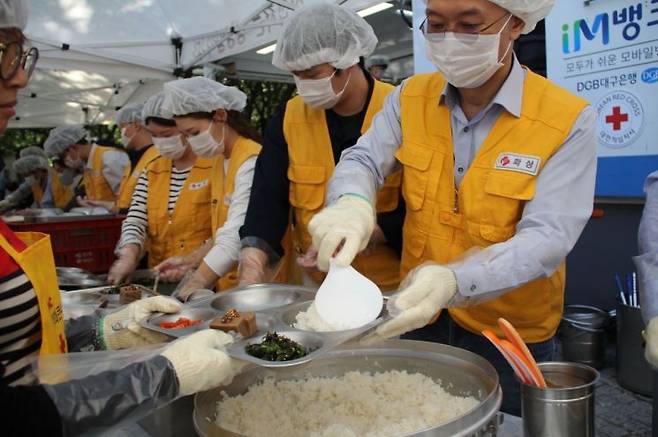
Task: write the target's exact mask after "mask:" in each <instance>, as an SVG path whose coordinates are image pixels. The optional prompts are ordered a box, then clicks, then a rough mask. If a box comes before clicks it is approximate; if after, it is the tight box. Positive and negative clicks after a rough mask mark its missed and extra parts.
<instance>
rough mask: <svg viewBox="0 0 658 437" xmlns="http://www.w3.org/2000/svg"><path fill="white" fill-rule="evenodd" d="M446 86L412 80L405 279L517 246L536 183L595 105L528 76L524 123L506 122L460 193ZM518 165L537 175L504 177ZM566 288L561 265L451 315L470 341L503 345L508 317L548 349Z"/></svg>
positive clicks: (406, 118)
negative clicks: (502, 323) (493, 248)
mask: <svg viewBox="0 0 658 437" xmlns="http://www.w3.org/2000/svg"><path fill="white" fill-rule="evenodd" d="M445 84H446V82H445V80H444V78H443V77H442V76H441V75H440V74H438V73H433V74H424V75H417V76H413V77H412V78H410V79H409V80H407V82H406V83H405V86H404V88H403V90H402V94H401V96H400V106H401V110H400V113H401V125H402V145H401V146H400V148H399V149H398V150H397V152H396V154H395V156H396V158H397V159H398V161H400V162H401V163H402V165H403V182H402V193H403V195H404V199H405V201H406V204H407V214H406V219H405V224H404V230H403V241H404V243H403V253H402V269H401V270H402V274H406V273H407V272H409V270H410V269H412V268H414V267H416V266H418V265H419V264H421V263H422V262H424V261H428V260H430V261H435V262H438V263H440V264H445V263H449V262H451V261H454V260H455V259H457V258H458V257H460V256H461V255H462V254H463V253H464V252H465V251H467V250H468V249H470V248H476V247H487V246H489V245H492V244H496V243H500V242H503V241H506V240H508V239H509V238H511V237H512V236H513V235H514V234H515V233H516V225H517V223H518V222H519V220H520V219H521V215H522V213H523V208H524V206H525V203H526V202H527V201H529V200H531V199H532V198H533V197H534V195H535V184H536V180H537V176H538V174H539V173H541V170H542V169H543V167H544V165H546V163H547V162H548V160H549V159H550V158H551V156H553V154H554V153H556V152H557V151H558V149H559V148H560V146H561V145H562V144H563V143H564V141H565V140H566V138H567V136H568V135H569V132H570V131H571V128H572V126H573V124H574V123H575V121H576V119H577V117H578V115H579V114H580V113H581V111H582V110H583V109H584V108H585V106H586V105H587V102H586V101H585V100H583V99H581V98H579V97H576V96H574V95H572V94H571V93H569V92H568V91H566V90H564V89H562V88H560V87H558V86H556V85H554V84H552V83H551V82H549V81H548V80H546V79H544V78H542V77H540V76H538V75H536V74H534V73H532V72H531V71H528V72H527V76H526V79H525V83H524V89H523V105H522V111H521V116H520V118H516V117H514V116H513V115H511V114H509V113H507V112H503V113H502V114H501V115H500V117H499V118H498V120H497V121H496V123H495V125H494V127H493V129H492V130H491V132H490V133H489V135H488V137H487V138H486V140H485V141H484V143H483V144H482V146H481V147H480V150H479V151H478V153H477V155H476V156H475V159H474V160H473V163H472V165H471V167H470V168H469V169H468V171H467V172H466V175H465V176H464V179H463V180H462V183H461V185H460V186H459V190H458V191H455V181H454V172H453V165H454V156H453V143H452V136H451V124H450V112H449V109H448V108H447V106H446V105H440V104H439V99H440V95H441V93H442V91H443V89H444V87H445ZM520 156H525V157H531V161H532V162H534V163H536V167H535V168H534V169H533V168H531V169H530V170H528V171H520V170H519V169H518V168H517V169H516V171H512V170H510V169H507V168H504V167H505V166H508V165H509V164H510V162H511V161H510V160H513V159H515V158H518V157H520ZM506 157H507V159H505V158H506ZM531 167H532V166H531ZM564 281H565V265H564V262H563V263H562V264H561V266H560V267H559V268H558V269H557V271H556V272H555V273H554V274H553V275H552V276H550V277H549V278H544V279H538V280H535V281H532V282H531V283H529V284H527V285H525V286H523V287H520V288H518V289H516V290H514V291H511V292H509V293H506V294H505V295H503V296H502V297H500V298H498V299H495V300H492V301H489V302H486V303H483V304H481V305H477V306H472V307H467V308H452V309H450V310H449V311H450V315H451V316H452V317H453V318H454V320H455V321H456V322H457V323H458V324H459V325H460V326H462V327H463V328H465V329H467V330H469V331H471V332H474V333H480V332H481V331H482V330H483V329H491V330H493V331H495V332H496V333H497V334H498V335H502V332H500V330H499V329H498V327H497V323H496V320H497V319H498V318H499V317H505V318H506V319H508V320H509V321H510V322H511V323H512V324H513V325H514V326H515V327H516V328H517V329H518V331H519V333H520V334H521V336H522V337H523V339H524V340H525V341H527V342H531V343H535V342H540V341H544V340H547V339H549V338H550V337H552V336H553V335H554V334H555V331H556V330H557V326H558V324H559V322H560V318H561V316H562V306H563V300H564Z"/></svg>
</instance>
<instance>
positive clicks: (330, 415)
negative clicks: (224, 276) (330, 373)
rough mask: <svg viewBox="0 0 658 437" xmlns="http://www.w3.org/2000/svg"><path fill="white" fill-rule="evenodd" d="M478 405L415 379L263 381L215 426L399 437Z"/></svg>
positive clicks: (227, 403)
mask: <svg viewBox="0 0 658 437" xmlns="http://www.w3.org/2000/svg"><path fill="white" fill-rule="evenodd" d="M225 396H226V395H225ZM476 405H478V400H477V399H475V398H474V397H459V396H453V395H451V394H449V393H448V392H446V391H445V390H444V389H443V388H442V387H441V385H440V384H439V383H437V382H435V381H434V380H432V378H429V377H427V376H425V375H422V374H419V373H412V374H410V373H407V372H406V371H397V370H395V371H388V372H382V373H375V374H370V373H362V372H349V373H346V374H345V375H344V376H342V377H339V378H318V377H314V378H308V379H305V380H296V381H274V380H273V379H266V380H265V381H263V382H262V383H260V384H257V385H254V386H252V387H250V388H249V390H248V391H247V393H245V394H244V395H239V396H236V397H233V398H230V397H226V398H225V399H224V400H222V401H220V402H218V404H217V418H216V423H217V425H219V426H220V427H222V428H224V429H227V430H229V431H232V432H234V433H238V434H242V435H247V436H264V435H267V436H286V437H296V436H300V437H301V436H304V437H307V436H313V437H333V436H336V437H351V436H354V437H357V436H358V437H362V436H363V437H375V436H377V437H380V436H400V435H405V434H410V433H414V432H418V431H421V430H423V429H426V428H429V427H433V426H436V425H438V424H440V423H443V422H447V421H450V420H451V419H454V418H456V417H457V416H460V415H462V414H464V413H466V412H467V411H469V410H471V409H472V408H474V407H475V406H476Z"/></svg>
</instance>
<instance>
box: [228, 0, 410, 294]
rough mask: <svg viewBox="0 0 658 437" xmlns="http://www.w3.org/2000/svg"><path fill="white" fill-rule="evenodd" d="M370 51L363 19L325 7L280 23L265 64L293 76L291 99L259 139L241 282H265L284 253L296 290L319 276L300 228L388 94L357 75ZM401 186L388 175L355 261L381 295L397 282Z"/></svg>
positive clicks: (380, 85)
mask: <svg viewBox="0 0 658 437" xmlns="http://www.w3.org/2000/svg"><path fill="white" fill-rule="evenodd" d="M376 45H377V37H376V36H375V33H374V32H373V30H372V27H370V25H369V24H368V23H367V22H366V21H365V20H364V19H363V18H361V17H359V16H358V15H357V14H356V13H354V12H352V11H350V10H348V9H345V8H342V7H340V6H338V5H334V4H328V3H321V4H316V5H311V6H306V7H302V8H300V9H299V10H297V11H296V12H295V14H294V15H293V16H292V17H291V18H290V20H289V21H288V22H287V23H286V25H285V28H284V29H283V31H282V34H281V36H280V37H279V40H278V42H277V48H276V51H275V53H274V57H273V60H272V63H273V64H274V65H275V66H276V67H278V68H280V69H283V70H286V71H289V72H291V73H292V74H293V77H294V79H295V83H296V85H297V91H298V92H299V96H297V97H294V98H292V99H290V100H289V101H288V102H287V104H286V105H285V107H284V108H283V109H282V110H281V111H280V112H279V113H278V114H277V115H275V116H274V117H273V119H272V120H270V123H269V125H268V127H267V129H266V131H265V135H264V138H263V150H262V152H261V154H260V156H259V158H258V160H257V162H256V169H255V173H254V183H253V187H252V195H251V199H250V202H249V208H248V210H247V216H246V219H245V224H244V226H243V227H242V228H241V231H240V235H241V237H242V247H243V249H242V252H241V264H240V270H239V271H240V281H241V283H253V282H264V281H268V280H271V277H272V276H273V273H272V269H271V266H273V265H276V263H277V261H278V260H279V259H280V258H281V257H282V256H283V255H284V252H286V256H287V257H292V256H293V255H295V256H297V255H299V256H302V258H300V264H302V266H304V267H306V268H308V269H309V270H308V271H304V272H302V277H303V282H304V283H306V284H309V285H317V284H319V282H321V281H322V274H321V273H320V272H318V271H317V270H315V271H313V268H314V266H315V256H314V252H313V251H312V250H311V237H310V235H309V233H308V228H307V226H308V223H309V221H310V220H311V218H312V217H313V215H314V214H315V213H317V212H318V211H320V209H321V208H322V206H323V204H324V200H325V192H326V187H327V184H328V182H329V178H330V177H331V174H332V172H333V170H334V167H335V165H336V163H337V162H338V160H339V159H340V156H341V153H342V152H343V151H344V150H345V149H346V148H347V147H350V146H352V145H353V144H354V142H355V141H356V139H357V138H358V137H359V136H360V135H361V134H362V133H363V132H365V131H366V130H367V129H368V127H369V126H370V123H371V121H372V119H373V117H374V115H375V114H376V113H377V111H379V110H380V109H381V107H382V105H383V103H384V98H385V97H386V95H388V93H390V92H391V91H392V90H393V87H392V86H390V85H387V84H384V83H381V82H379V81H376V80H374V79H373V78H372V76H371V75H370V74H368V72H367V71H366V70H365V69H364V68H363V65H362V60H363V57H365V56H368V55H369V54H370V53H372V51H373V50H374V48H375V46H376ZM400 180H401V177H400V174H397V175H394V176H393V177H392V178H389V179H388V180H387V183H386V184H385V186H384V187H383V189H382V190H380V192H379V197H378V201H377V212H378V215H377V226H376V227H375V232H374V233H373V236H372V238H371V239H370V248H369V253H368V254H367V256H360V257H359V258H357V260H355V268H357V269H358V270H360V271H361V272H362V273H364V274H365V275H366V276H369V277H370V278H371V279H372V280H373V281H375V282H376V283H377V284H378V285H379V286H380V287H381V288H382V289H384V290H392V289H395V288H397V284H398V282H399V274H398V270H399V248H400V245H401V243H400V228H401V226H402V222H403V216H404V208H403V206H402V204H401V202H399V195H398V194H399V185H400ZM290 224H292V230H293V232H292V240H293V241H292V247H289V248H284V247H282V244H281V241H282V239H283V237H284V234H285V233H286V230H287V229H288V227H289V225H290ZM396 246H397V247H398V251H397V252H396V250H395V247H396ZM268 267H270V269H269V270H268ZM266 272H268V273H266ZM289 280H290V279H289Z"/></svg>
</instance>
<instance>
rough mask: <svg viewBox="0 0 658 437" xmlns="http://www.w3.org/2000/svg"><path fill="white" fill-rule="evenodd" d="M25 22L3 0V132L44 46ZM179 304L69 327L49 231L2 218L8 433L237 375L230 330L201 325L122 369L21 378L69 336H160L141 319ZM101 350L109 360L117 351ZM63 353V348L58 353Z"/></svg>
mask: <svg viewBox="0 0 658 437" xmlns="http://www.w3.org/2000/svg"><path fill="white" fill-rule="evenodd" d="M25 21H26V9H25V6H24V5H23V3H22V2H21V1H19V0H0V135H1V134H3V133H4V132H5V129H6V126H7V121H8V120H9V119H10V118H11V117H13V115H14V109H13V108H14V105H15V102H16V97H17V92H18V90H19V89H21V88H24V87H25V86H26V84H27V80H28V78H29V75H30V72H31V67H30V65H33V64H32V63H33V62H35V61H36V56H37V53H36V52H35V51H32V52H30V51H28V50H25V38H24V36H23V33H22V29H23V28H24V27H25ZM8 47H10V49H8ZM32 56H33V57H34V58H33V59H30V57H32ZM179 309H180V304H178V303H176V301H174V300H172V299H167V298H164V297H160V296H158V297H156V298H152V299H146V300H143V301H138V302H136V303H133V304H131V305H129V306H127V307H125V308H123V309H121V310H119V311H117V312H114V313H111V314H109V315H106V316H104V317H97V316H87V317H82V318H80V319H75V320H72V321H71V322H70V323H69V324H68V326H66V328H65V326H64V320H63V317H62V308H61V303H60V297H59V289H58V286H57V275H56V273H55V266H54V261H53V255H52V249H51V247H50V240H49V237H48V236H47V235H44V234H38V233H19V234H14V233H13V232H11V230H9V228H8V227H7V226H6V225H5V223H4V222H3V221H2V220H0V329H1V330H2V343H1V344H0V411H2V413H3V414H2V417H3V422H2V432H3V435H54V436H58V435H65V434H66V435H74V434H82V433H85V432H91V431H94V432H100V431H102V430H104V429H106V428H109V427H111V426H113V425H114V424H118V423H120V422H121V421H122V420H123V419H125V418H129V417H132V418H134V419H137V418H139V416H140V415H144V414H146V413H148V412H150V411H152V410H153V409H154V408H157V407H159V406H162V405H164V404H166V403H168V402H170V401H172V400H174V399H176V398H177V397H180V396H185V395H189V394H192V393H195V392H197V391H200V390H206V389H210V388H212V387H215V386H217V385H219V384H221V383H226V382H228V381H230V379H231V378H232V376H233V375H234V374H235V372H236V371H237V370H238V368H239V366H238V365H237V364H236V363H234V362H233V361H232V360H231V359H230V358H229V357H228V355H227V354H226V353H225V352H224V348H225V346H226V345H227V344H228V343H230V342H231V337H230V336H228V335H226V334H224V333H220V332H217V331H204V332H200V333H197V334H195V335H193V336H190V337H187V338H186V339H184V340H182V341H179V342H175V343H173V344H171V345H167V346H163V347H162V349H160V350H155V349H153V353H151V355H150V356H149V355H145V354H144V353H139V352H137V351H138V350H139V349H135V350H134V351H135V352H134V353H135V356H137V357H141V360H140V361H139V362H134V363H132V364H130V365H128V366H126V367H124V368H122V369H120V370H114V371H107V372H104V373H101V374H97V375H93V376H89V377H86V378H83V379H78V380H71V381H67V382H62V383H54V384H43V385H34V384H31V385H24V383H26V382H30V381H34V379H35V375H34V374H33V373H32V370H31V361H32V359H33V358H34V356H35V355H36V354H39V356H40V357H41V358H43V361H42V362H45V361H46V360H47V358H46V356H48V355H55V354H60V353H62V352H66V350H67V343H68V346H69V348H70V349H71V350H78V349H79V348H80V347H82V346H86V345H88V343H92V344H93V345H94V346H96V347H108V348H110V347H130V346H135V345H141V344H145V343H151V342H152V341H162V337H159V336H158V337H153V333H152V332H149V331H146V330H143V329H142V328H141V327H140V326H139V324H138V322H139V321H140V320H141V319H143V318H144V317H147V316H148V315H149V314H150V312H152V311H165V312H176V311H178V310H179ZM131 353H132V352H131ZM102 357H103V358H104V360H105V361H111V360H112V355H102ZM66 359H67V358H66V357H65V356H62V359H59V360H57V361H58V362H65V361H66ZM72 359H73V358H72ZM136 361H137V360H136ZM62 376H64V375H62ZM35 414H36V416H35ZM37 416H38V419H37V420H35V417H37Z"/></svg>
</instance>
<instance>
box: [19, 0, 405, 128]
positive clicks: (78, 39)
mask: <svg viewBox="0 0 658 437" xmlns="http://www.w3.org/2000/svg"><path fill="white" fill-rule="evenodd" d="M317 1H318V0H276V1H274V0H249V1H246V0H191V1H187V2H183V1H181V0H28V3H29V6H30V19H29V23H28V27H27V29H26V32H25V33H26V35H27V36H28V38H30V40H31V41H32V43H33V45H35V46H37V47H38V48H39V50H40V59H39V62H38V64H37V71H36V73H35V75H34V77H33V78H32V80H31V81H30V84H29V85H28V87H27V88H26V89H25V90H22V91H21V93H20V96H19V103H18V106H17V117H16V119H15V120H12V122H11V123H10V127H14V128H17V127H52V126H56V125H62V124H71V123H84V124H96V123H103V122H106V121H108V120H111V118H112V117H113V115H114V112H115V110H116V109H117V108H118V107H121V106H123V105H124V104H126V103H129V102H134V101H144V100H145V99H146V98H148V97H149V96H150V95H152V94H154V93H155V92H157V91H158V90H159V89H160V88H161V85H162V83H163V82H164V81H167V80H172V79H174V78H175V77H176V76H177V75H181V74H182V73H183V72H186V71H190V70H191V69H193V68H195V67H201V66H205V67H206V68H207V69H220V70H227V71H229V72H231V73H235V74H237V76H238V77H240V78H244V79H259V80H290V78H289V76H288V75H286V74H284V72H282V71H279V70H277V69H275V68H274V67H273V66H272V65H271V63H270V62H271V53H270V54H268V53H266V54H259V53H257V51H261V50H259V49H262V48H263V47H267V46H270V45H271V44H272V43H273V42H274V41H275V40H276V38H277V37H278V35H279V32H280V31H281V29H282V25H283V22H284V21H285V20H286V19H287V17H288V16H289V15H290V13H291V11H292V10H294V9H296V8H298V7H300V6H301V5H302V4H304V3H314V2H317ZM336 2H337V3H340V4H342V6H344V7H347V8H350V9H352V10H355V11H363V10H364V9H367V8H369V7H372V6H375V7H376V9H375V10H377V9H384V8H388V9H386V10H385V11H383V12H380V13H376V14H373V15H370V16H369V17H368V18H367V20H369V21H371V24H372V25H373V27H374V28H375V31H376V32H377V33H378V36H379V37H380V46H381V48H382V50H381V51H380V50H379V49H378V51H377V52H378V53H380V52H381V53H386V54H389V55H391V56H392V57H393V58H399V59H404V60H405V68H409V65H410V64H411V50H412V49H411V39H412V36H411V31H409V30H408V28H406V26H405V25H404V23H403V21H402V19H401V18H400V17H399V16H396V14H397V11H396V9H395V8H393V7H390V5H383V3H386V2H382V1H381V0H379V1H378V0H342V1H338V0H336ZM392 21H394V23H393V22H392ZM393 24H394V25H393ZM380 33H383V34H384V38H383V39H382V35H380ZM401 46H402V47H403V48H400V47H401ZM387 52H388V53H387Z"/></svg>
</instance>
